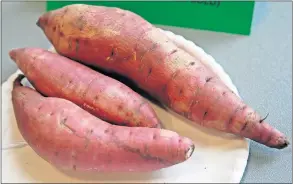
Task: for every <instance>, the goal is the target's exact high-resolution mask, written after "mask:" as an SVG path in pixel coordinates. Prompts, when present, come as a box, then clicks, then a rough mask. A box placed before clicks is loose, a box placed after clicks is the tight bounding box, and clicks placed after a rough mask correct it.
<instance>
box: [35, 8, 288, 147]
mask: <svg viewBox="0 0 293 184" xmlns="http://www.w3.org/2000/svg"><path fill="white" fill-rule="evenodd" d="M37 25H38V26H39V27H40V28H41V29H42V30H43V32H44V33H45V35H46V36H47V38H48V39H49V40H50V42H51V43H52V44H53V46H54V47H55V49H56V50H57V52H58V53H60V54H62V55H64V56H67V57H70V58H73V59H74V60H78V61H80V62H83V63H84V64H86V65H91V66H95V67H97V68H100V69H103V70H105V71H108V72H113V73H117V74H120V75H122V76H125V77H127V78H129V79H131V80H133V81H134V82H135V84H136V85H137V86H138V87H140V88H141V89H143V90H145V91H146V92H148V93H149V94H150V95H152V96H153V97H155V98H156V99H157V100H158V101H160V102H161V103H162V104H165V105H166V106H168V107H169V108H171V109H172V110H173V111H175V112H176V113H178V114H180V115H182V116H185V117H186V118H188V119H190V120H192V121H194V122H196V123H199V124H201V125H202V126H204V127H207V128H213V129H217V130H220V131H224V132H229V133H233V134H237V135H241V136H244V137H246V138H250V139H252V140H254V141H257V142H259V143H261V144H264V145H266V146H268V147H272V148H278V149H281V148H285V147H287V145H288V144H289V141H288V140H287V138H286V136H285V135H284V134H283V133H281V132H280V131H278V130H277V129H275V128H273V127H272V126H270V125H269V124H268V123H267V122H265V121H264V119H263V118H261V116H260V115H259V114H258V113H257V112H256V111H255V110H254V109H252V108H251V107H249V106H248V105H247V104H245V102H243V101H242V100H241V99H240V98H239V97H238V96H237V95H235V94H234V93H233V92H232V91H231V90H230V89H229V88H228V87H227V86H226V85H225V84H224V83H223V82H222V81H221V80H220V79H219V77H218V76H217V75H216V74H215V73H214V72H213V71H212V70H211V69H210V68H208V67H207V66H206V65H204V64H203V63H202V62H201V61H200V60H199V59H198V58H194V57H192V56H191V55H189V54H188V53H187V52H185V51H184V50H182V49H180V48H178V47H177V46H176V45H175V44H174V43H172V40H169V39H168V37H167V36H166V35H165V34H164V33H162V32H160V31H159V30H158V29H157V28H156V27H154V26H153V25H152V24H150V23H149V22H147V21H146V20H144V19H143V18H142V17H140V16H138V15H136V14H134V13H132V12H129V11H125V10H122V9H119V8H112V7H102V6H90V5H82V4H75V5H69V6H65V7H63V8H60V9H57V10H53V11H50V12H47V13H45V14H43V15H42V16H40V18H39V19H38V21H37Z"/></svg>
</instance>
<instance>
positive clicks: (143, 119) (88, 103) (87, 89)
mask: <svg viewBox="0 0 293 184" xmlns="http://www.w3.org/2000/svg"><path fill="white" fill-rule="evenodd" d="M9 54H10V57H11V58H12V59H13V60H14V61H15V63H16V64H17V66H18V68H19V69H20V70H21V71H22V72H23V73H24V75H25V76H26V77H27V78H28V80H29V81H30V82H31V83H32V85H33V86H34V87H35V88H36V89H37V91H39V92H40V93H42V94H44V95H46V96H50V97H59V98H65V99H67V100H70V101H71V102H73V103H75V104H77V105H79V106H80V107H82V108H83V109H85V110H87V111H88V112H90V113H91V114H93V115H95V116H97V117H99V118H100V119H102V120H105V121H107V122H111V123H113V124H117V125H126V126H133V127H134V126H136V127H160V121H159V118H158V117H157V115H156V113H155V111H154V110H153V108H152V107H151V105H150V104H149V103H148V102H147V101H146V100H144V99H143V98H142V97H141V96H140V95H139V94H137V93H136V92H134V91H133V90H132V89H130V88H129V87H128V86H126V85H124V84H123V83H121V82H119V81H117V80H115V79H112V78H110V77H107V76H105V75H103V74H101V73H99V72H96V71H94V70H92V69H90V68H89V67H86V66H84V65H82V64H79V63H77V62H74V61H72V60H70V59H68V58H66V57H63V56H60V55H59V54H55V53H52V52H50V51H47V50H44V49H41V48H18V49H13V50H11V51H10V53H9Z"/></svg>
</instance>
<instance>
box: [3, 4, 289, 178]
mask: <svg viewBox="0 0 293 184" xmlns="http://www.w3.org/2000/svg"><path fill="white" fill-rule="evenodd" d="M291 4H292V3H289V2H288V3H284V2H257V3H256V6H255V13H254V20H253V29H252V34H251V35H250V36H239V35H231V34H224V33H215V32H210V31H200V30H190V29H182V28H174V27H173V28H170V27H166V26H160V27H161V28H164V29H168V30H170V31H172V32H174V33H175V34H179V35H182V36H184V37H185V38H186V39H189V40H191V41H194V42H195V43H196V44H198V45H199V46H200V47H202V48H203V49H204V50H206V51H207V52H208V53H209V54H211V55H212V56H213V57H214V58H215V59H216V60H217V61H218V62H219V63H220V64H221V65H222V66H223V67H224V69H225V70H226V71H227V73H229V74H230V76H231V78H232V79H233V82H234V83H235V85H236V86H237V87H238V89H239V91H240V94H241V96H242V97H243V99H244V100H245V101H246V102H247V103H248V104H249V105H251V106H253V107H254V108H255V109H256V110H257V111H259V112H260V113H261V114H262V115H266V114H267V113H268V112H269V113H270V115H269V117H268V119H267V120H268V121H269V122H270V123H271V124H272V125H273V126H275V127H276V128H278V129H279V130H280V131H282V132H284V133H285V134H286V135H288V137H289V139H291V138H292V103H291V102H292V90H291V89H292V5H291ZM44 11H45V2H2V12H3V13H2V25H3V27H2V40H1V41H2V56H1V57H2V71H1V76H2V78H1V82H3V81H5V80H6V79H7V78H8V76H9V75H11V74H12V73H13V72H15V71H16V65H15V64H14V63H13V62H12V61H11V60H10V59H9V58H8V54H7V53H8V51H9V50H10V49H12V48H16V47H26V46H35V47H41V48H48V46H49V42H48V41H47V39H46V38H45V36H44V34H43V33H42V32H41V31H40V30H39V28H37V26H35V22H36V20H37V18H38V16H39V15H40V14H42V13H43V12H44ZM242 182H243V183H250V182H260V183H264V182H278V183H279V182H280V183H292V146H289V147H288V148H287V149H284V150H273V149H269V148H267V147H265V146H262V145H259V144H256V143H255V142H251V146H250V155H249V160H248V164H247V168H246V171H245V173H244V176H243V178H242Z"/></svg>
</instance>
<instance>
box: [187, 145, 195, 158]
mask: <svg viewBox="0 0 293 184" xmlns="http://www.w3.org/2000/svg"><path fill="white" fill-rule="evenodd" d="M194 148H195V146H194V145H191V146H190V147H189V148H188V149H187V151H186V155H185V159H186V160H187V159H189V158H190V157H191V155H192V154H193V152H194Z"/></svg>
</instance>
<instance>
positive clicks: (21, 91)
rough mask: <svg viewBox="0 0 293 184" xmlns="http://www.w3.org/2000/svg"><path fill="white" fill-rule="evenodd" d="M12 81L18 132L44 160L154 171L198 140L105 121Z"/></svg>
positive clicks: (94, 168) (58, 164)
mask: <svg viewBox="0 0 293 184" xmlns="http://www.w3.org/2000/svg"><path fill="white" fill-rule="evenodd" d="M23 77H24V76H23V75H19V77H18V78H17V79H16V80H15V81H14V87H13V90H12V102H13V109H14V112H15V116H16V120H17V125H18V128H19V131H20V133H21V134H22V136H23V138H24V139H25V140H26V141H27V143H28V144H29V145H30V146H31V148H32V149H33V150H34V151H35V152H36V153H37V154H38V155H39V156H40V157H42V158H43V159H45V160H46V161H48V162H49V163H51V164H52V165H54V166H56V167H58V168H61V169H73V170H82V171H100V172H116V171H153V170H158V169H161V168H166V167H169V166H172V165H174V164H178V163H181V162H184V161H185V160H187V159H188V158H189V157H190V156H191V155H192V153H193V150H194V145H193V143H192V141H191V140H190V139H188V138H185V137H181V136H179V135H178V134H177V133H175V132H172V131H169V130H162V129H158V128H148V127H123V126H117V125H111V124H109V123H107V122H105V121H102V120H100V119H98V118H96V117H95V116H93V115H91V114H90V113H88V112H87V111H85V110H83V109H82V108H80V107H79V106H77V105H76V104H74V103H72V102H70V101H68V100H65V99H61V98H56V97H43V96H42V95H40V94H39V93H38V92H37V91H35V90H33V89H31V88H29V87H24V86H22V85H21V83H20V81H21V79H22V78H23Z"/></svg>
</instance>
